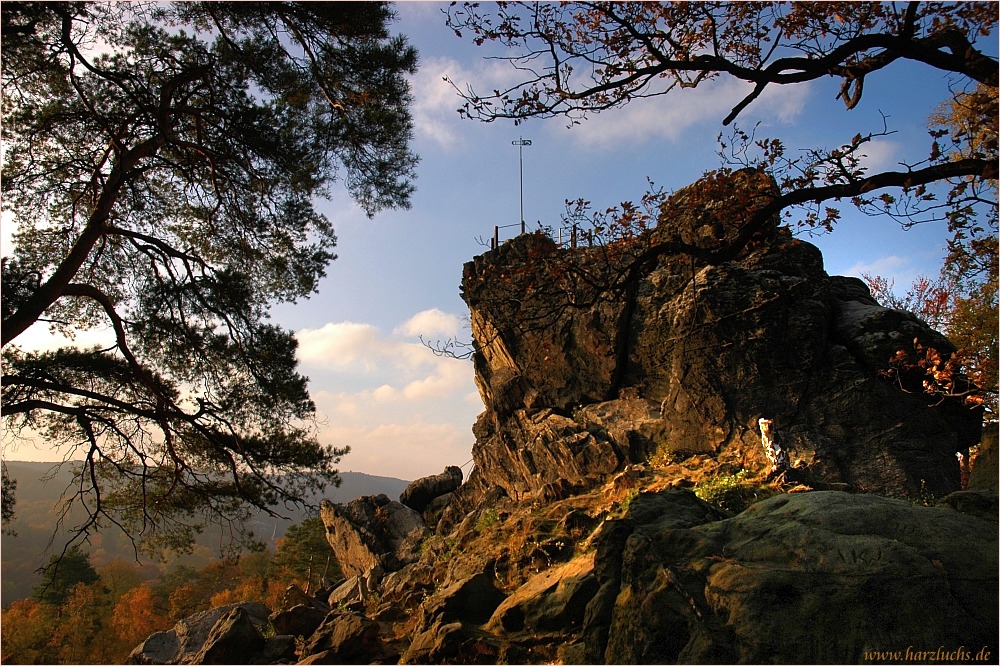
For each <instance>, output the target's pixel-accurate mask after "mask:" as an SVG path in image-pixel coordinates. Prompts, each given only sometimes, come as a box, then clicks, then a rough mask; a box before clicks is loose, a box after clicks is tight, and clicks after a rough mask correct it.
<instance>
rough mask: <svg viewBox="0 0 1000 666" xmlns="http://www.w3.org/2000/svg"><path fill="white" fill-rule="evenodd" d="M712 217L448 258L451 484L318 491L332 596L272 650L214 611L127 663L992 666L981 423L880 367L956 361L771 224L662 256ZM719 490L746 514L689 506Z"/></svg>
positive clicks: (285, 615) (719, 227)
mask: <svg viewBox="0 0 1000 666" xmlns="http://www.w3.org/2000/svg"><path fill="white" fill-rule="evenodd" d="M765 185H766V183H765ZM689 195H690V191H682V192H681V193H679V194H678V195H677V201H679V202H681V203H683V202H684V201H687V199H685V197H688V196H689ZM703 208H704V207H703ZM709 209H711V210H709ZM713 211H714V212H713ZM717 213H718V210H715V209H712V207H711V206H709V207H707V208H705V209H704V210H702V209H699V210H698V211H691V212H689V213H687V214H682V215H681V217H680V219H676V220H671V221H670V225H669V229H666V228H664V229H655V230H653V231H652V232H650V233H649V234H648V235H645V236H642V237H641V238H638V239H633V241H634V242H631V244H630V243H625V242H624V241H623V244H622V245H621V246H620V247H619V246H613V245H612V246H603V247H602V246H595V247H587V248H577V249H560V248H557V247H556V245H555V243H554V242H553V241H552V240H551V239H549V238H546V237H544V236H542V235H538V234H529V235H523V236H521V237H519V238H517V239H514V240H513V241H510V242H508V243H506V244H505V245H503V246H501V247H500V248H498V249H495V250H493V251H491V252H489V253H488V254H486V255H483V256H481V257H477V258H476V259H475V260H474V261H473V262H470V263H469V264H467V265H466V267H465V273H464V277H463V282H462V293H463V296H464V298H465V300H466V302H467V303H468V305H469V308H470V313H471V320H472V329H473V335H474V339H475V350H476V351H475V354H474V356H473V361H474V364H475V372H476V383H477V386H478V387H479V391H480V394H481V396H482V399H483V402H484V404H485V407H486V410H485V411H484V413H483V414H482V415H481V416H480V417H479V419H478V421H477V423H476V424H475V426H474V428H473V432H474V435H475V437H476V441H475V444H474V447H473V459H474V462H475V467H474V469H473V471H472V472H471V473H470V475H469V478H468V479H467V480H466V481H465V483H462V473H461V470H459V469H458V468H454V467H449V468H448V469H446V470H445V472H443V473H442V474H439V475H436V476H432V477H427V478H425V479H420V480H418V481H416V482H414V483H413V484H411V485H410V486H409V487H408V488H407V489H406V490H405V491H404V493H403V494H402V496H401V497H400V501H399V502H396V501H393V500H390V499H389V498H388V497H386V496H385V495H376V496H373V497H365V498H361V499H358V500H355V501H353V502H350V503H348V504H346V505H335V504H332V503H330V502H324V503H323V505H322V507H321V516H322V519H323V522H324V524H325V526H326V531H327V540H328V542H329V544H330V546H331V548H332V550H333V553H334V555H335V556H336V558H337V560H338V562H339V564H340V566H341V569H342V570H343V571H344V573H345V575H347V576H348V577H349V578H348V580H347V581H346V582H345V583H344V584H342V585H341V586H340V587H338V588H337V589H335V590H333V591H332V592H330V590H328V589H325V590H323V593H322V595H321V597H322V598H313V597H310V596H309V595H306V594H305V593H303V592H301V591H300V590H299V591H296V590H291V591H290V592H289V595H288V597H287V601H286V604H285V606H286V607H284V608H282V609H280V610H278V611H277V612H275V613H274V614H271V616H270V623H271V627H272V628H273V630H274V631H275V632H277V633H278V634H279V635H277V636H272V637H271V638H267V639H264V638H259V639H258V638H257V637H255V636H254V635H253V633H252V632H249V631H248V628H252V627H251V625H253V626H256V624H255V623H256V622H259V618H260V617H264V618H266V617H267V613H263V615H262V614H261V611H260V609H256V610H253V609H250V608H244V609H243V610H241V611H240V612H239V613H237V612H235V611H234V610H233V609H229V610H222V611H219V612H215V611H213V613H215V614H214V615H212V616H211V617H208V616H206V617H204V618H200V619H198V618H193V619H191V620H188V621H186V622H187V624H183V623H182V624H179V625H178V628H176V629H175V630H174V632H173V633H170V632H166V633H164V634H162V635H161V634H157V635H154V636H152V637H150V639H149V640H147V641H146V643H144V644H143V646H140V648H137V651H136V652H135V653H134V657H135V661H136V662H137V663H207V661H206V660H209V659H216V658H221V657H218V654H223V653H224V654H225V655H227V656H226V657H225V658H234V657H233V656H232V654H231V653H229V652H225V650H228V649H229V648H228V647H227V646H231V645H233V644H234V642H243V643H245V644H248V645H253V646H256V647H255V648H254V649H260V650H265V652H266V653H267V654H273V653H274V651H275V650H277V649H278V648H280V647H281V646H283V645H284V646H287V645H289V641H293V642H294V644H295V645H296V646H297V650H296V652H295V655H294V659H297V660H299V663H465V664H478V663H482V664H493V663H827V662H830V663H853V662H873V661H897V662H898V661H907V660H915V661H934V660H935V659H934V658H932V657H928V656H926V655H925V656H923V657H916V658H912V659H911V657H910V656H908V655H907V653H906V652H905V651H906V650H911V651H918V652H923V651H935V650H938V648H939V647H940V648H942V649H946V650H950V651H957V650H963V651H965V652H962V653H961V654H958V653H957V652H956V653H955V654H956V655H957V658H956V659H954V660H952V661H966V662H978V663H983V662H984V661H990V662H993V661H995V660H996V658H997V656H998V654H1000V644H998V643H1000V639H998V629H997V627H998V613H997V611H998V606H1000V603H998V594H997V590H998V559H997V554H998V547H1000V544H998V528H997V515H998V510H997V509H998V504H1000V498H998V495H997V492H996V474H997V473H996V460H997V458H996V438H995V437H993V438H992V439H987V441H986V442H985V443H984V445H983V446H982V448H981V451H980V456H979V458H978V460H977V462H976V463H975V465H974V466H973V468H972V470H971V474H970V475H969V483H968V488H966V489H962V488H960V480H961V477H960V474H959V466H958V461H957V459H956V455H955V454H956V452H967V451H968V449H969V447H970V446H973V445H975V444H977V443H978V442H979V440H980V437H981V423H980V421H981V415H980V414H979V413H978V412H976V411H970V410H968V409H966V408H964V407H961V406H956V405H949V404H944V405H930V404H928V402H927V401H926V400H925V399H924V398H923V396H922V395H921V394H920V391H919V385H918V386H917V387H916V390H914V387H913V386H911V385H910V384H909V382H910V381H912V378H908V377H901V376H900V377H896V378H894V379H893V380H891V381H890V379H889V378H888V377H887V376H886V374H885V370H886V369H887V367H888V362H889V358H890V357H891V356H893V355H894V354H895V353H896V352H897V351H898V350H899V349H907V348H910V347H912V345H913V341H914V340H915V339H916V340H918V341H919V342H920V343H921V344H923V345H927V346H931V347H934V348H936V349H938V350H939V351H941V352H943V353H949V352H950V351H953V348H952V346H951V345H950V344H949V343H948V341H947V340H946V339H945V338H944V337H942V336H941V335H940V334H938V333H936V332H934V331H932V330H930V329H929V328H928V327H927V326H925V325H924V324H923V323H921V322H920V321H919V320H917V319H916V318H915V317H913V316H912V315H908V314H906V313H902V312H896V311H892V310H887V309H885V308H882V307H881V306H879V305H878V303H876V302H875V301H874V300H873V299H872V298H871V295H870V293H869V292H868V290H867V288H866V287H865V286H864V284H863V283H861V282H860V281H859V280H856V279H853V278H843V277H835V276H829V275H827V274H826V273H825V271H824V270H823V263H822V258H821V256H820V253H819V251H818V250H817V249H816V248H815V247H813V246H812V245H809V244H808V243H804V242H801V241H798V240H796V239H794V238H792V237H791V236H790V235H789V234H788V233H786V232H784V231H782V230H780V229H779V228H778V227H777V226H776V224H775V225H773V226H772V227H771V228H766V229H764V230H762V231H758V232H757V233H756V234H755V235H754V236H753V237H752V238H750V239H749V241H748V242H747V243H746V244H745V245H741V247H742V248H743V249H741V250H739V251H738V252H733V253H732V256H729V257H725V258H722V259H718V260H715V261H712V262H707V261H704V260H700V261H695V260H694V259H693V256H695V255H698V256H705V255H704V253H701V254H699V253H697V252H695V253H690V252H689V253H687V254H683V253H669V252H665V251H663V248H664V247H674V246H677V244H678V243H681V244H685V246H686V247H689V248H690V247H699V245H698V244H699V243H705V242H708V241H709V240H712V239H715V240H718V239H720V238H722V239H726V238H732V237H736V236H737V235H738V230H734V229H732V228H730V227H729V226H727V224H726V223H725V220H720V219H718V215H717ZM712 215H715V217H712ZM706 216H707V217H706ZM668 233H671V234H674V235H672V236H669V237H668V236H667V234H668ZM678 239H679V240H678ZM706 239H707V240H706ZM762 424H765V425H766V428H765V431H766V432H764V433H762V431H761V429H760V427H761V425H762ZM762 434H764V436H765V440H766V442H765V443H766V444H767V445H768V447H769V448H770V451H767V450H765V448H764V447H763V446H762V440H761V437H762ZM994 434H995V433H994ZM769 453H770V455H771V458H772V460H769V459H768V454H769ZM785 456H787V460H786V458H785ZM712 484H721V485H718V486H713V485H712ZM726 484H729V486H728V487H730V488H731V489H734V490H737V491H739V493H740V494H739V495H738V496H739V498H740V502H739V503H730V502H721V501H715V500H713V501H714V502H715V503H714V504H713V503H709V502H707V501H706V500H705V498H708V499H712V497H714V496H713V495H712V494H711V493H709V492H707V491H706V488H710V487H722V488H725V487H727V486H726ZM831 489H847V490H850V491H851V492H850V493H848V492H831V491H830V490H831ZM747 504H749V505H750V506H749V508H746V505H747ZM265 610H266V609H265ZM251 611H253V612H251ZM241 613H242V615H241ZM244 616H245V617H244ZM254 618H257V619H254ZM182 625H183V626H182ZM209 625H211V626H209ZM189 626H198V627H200V629H198V631H197V633H198V635H199V636H202V635H204V636H208V635H209V634H211V635H212V636H214V637H215V638H214V639H213V641H211V644H212V645H216V646H218V647H212V648H211V649H212V650H216V652H209V651H207V650H206V648H204V646H205V645H208V644H209V643H206V641H205V640H204V639H199V640H196V641H190V640H189V639H188V638H185V636H189V635H191V634H192V631H191V630H189V629H187V628H186V627H189ZM285 632H288V634H289V635H281V634H284V633H285ZM265 634H266V635H270V634H269V633H267V632H265ZM265 634H260V633H259V632H258V635H260V636H263V635H265ZM293 634H294V635H298V638H297V639H293V638H292V635H293ZM229 635H233V636H239V637H242V638H239V640H238V641H233V640H229V639H227V638H226V637H227V636H229ZM185 641H187V642H185ZM260 641H264V642H263V643H261V642H260ZM189 643H190V645H189ZM217 653H218V654H217ZM876 653H878V654H879V655H882V656H873V655H875V654H876ZM984 655H985V656H984ZM247 659H249V657H248V658H247ZM283 659H288V657H287V655H285V656H282V657H278V658H275V659H274V661H275V663H277V662H280V661H282V660H283ZM199 660H201V661H199ZM244 663H253V662H251V661H245V662H244Z"/></svg>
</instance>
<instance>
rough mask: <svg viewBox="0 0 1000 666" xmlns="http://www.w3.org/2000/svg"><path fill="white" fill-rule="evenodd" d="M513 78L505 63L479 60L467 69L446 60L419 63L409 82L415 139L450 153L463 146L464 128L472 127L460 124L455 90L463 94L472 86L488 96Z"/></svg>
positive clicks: (435, 59)
mask: <svg viewBox="0 0 1000 666" xmlns="http://www.w3.org/2000/svg"><path fill="white" fill-rule="evenodd" d="M516 75H517V71H516V70H514V69H513V68H512V67H510V66H509V65H507V63H505V62H498V61H492V60H478V61H476V63H475V66H474V67H473V68H471V69H469V68H467V67H466V66H465V65H462V64H461V63H459V62H458V61H457V60H455V59H454V58H450V57H448V56H436V57H430V58H427V59H426V60H422V61H421V63H420V68H419V70H418V71H417V73H416V74H414V75H413V77H412V78H411V79H410V83H411V85H412V86H413V106H412V107H411V110H412V112H413V125H414V129H415V130H416V134H417V137H418V138H422V139H427V140H430V141H433V142H434V143H437V144H438V145H439V146H441V147H442V148H445V149H449V150H450V149H455V148H457V147H459V146H461V145H463V144H464V143H465V140H464V138H463V137H462V136H461V134H462V133H463V132H464V131H465V129H464V128H465V127H469V129H470V130H471V129H472V126H473V125H474V124H475V123H473V122H471V121H465V122H462V118H461V117H460V116H459V114H458V109H459V107H461V106H462V103H463V101H462V98H461V97H460V96H459V93H458V91H457V90H456V89H455V86H458V87H459V88H460V89H461V90H463V91H465V89H466V86H469V85H471V86H472V87H473V89H475V90H476V91H477V92H479V93H481V94H488V93H489V92H492V91H493V90H494V89H503V88H506V87H508V86H509V85H511V84H513V83H514V82H515V81H516V80H517V76H516ZM446 78H447V79H448V80H450V81H452V82H454V84H455V85H454V86H453V85H452V84H451V83H449V82H448V81H446V80H445V79H446Z"/></svg>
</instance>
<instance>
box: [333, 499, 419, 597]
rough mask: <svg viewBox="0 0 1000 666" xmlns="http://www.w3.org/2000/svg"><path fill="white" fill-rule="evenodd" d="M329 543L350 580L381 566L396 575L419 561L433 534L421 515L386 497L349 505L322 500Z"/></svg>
mask: <svg viewBox="0 0 1000 666" xmlns="http://www.w3.org/2000/svg"><path fill="white" fill-rule="evenodd" d="M320 517H321V518H322V520H323V524H324V525H325V527H326V540H327V542H329V544H330V547H331V548H333V553H334V557H336V558H337V562H338V563H339V564H340V568H341V570H342V571H343V573H344V575H345V576H347V577H348V578H350V577H352V576H359V575H361V574H363V573H365V572H366V571H369V570H370V569H371V568H372V567H374V566H376V565H378V566H380V567H382V568H383V569H384V570H385V571H396V570H397V569H399V568H400V567H402V566H403V565H405V564H408V563H410V562H414V561H416V559H417V558H418V557H419V554H420V551H419V546H420V543H421V541H423V540H424V538H426V537H427V536H428V535H429V534H430V530H428V529H427V526H426V525H425V524H424V521H423V519H422V518H421V516H420V514H419V513H417V512H416V511H414V510H413V509H411V508H409V507H407V506H404V505H402V504H400V503H399V502H395V501H393V500H390V499H389V498H388V497H386V496H385V495H372V496H366V497H359V498H358V499H355V500H352V501H350V502H348V503H347V504H346V505H341V504H334V503H332V502H330V501H328V500H323V502H322V503H321V505H320Z"/></svg>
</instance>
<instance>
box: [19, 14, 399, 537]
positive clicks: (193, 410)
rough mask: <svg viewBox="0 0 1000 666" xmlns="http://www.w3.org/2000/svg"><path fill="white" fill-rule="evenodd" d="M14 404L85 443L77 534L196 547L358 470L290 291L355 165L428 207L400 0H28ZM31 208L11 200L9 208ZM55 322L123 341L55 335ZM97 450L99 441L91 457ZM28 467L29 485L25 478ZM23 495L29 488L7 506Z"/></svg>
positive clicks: (23, 33)
mask: <svg viewBox="0 0 1000 666" xmlns="http://www.w3.org/2000/svg"><path fill="white" fill-rule="evenodd" d="M2 15H3V46H2V49H3V62H2V70H3V94H4V108H3V123H4V142H5V151H4V166H3V171H4V180H3V186H2V187H3V211H4V214H5V215H6V216H9V219H10V220H11V221H12V224H13V225H14V226H15V233H14V239H13V240H14V249H13V255H12V256H10V257H5V258H4V260H3V276H2V277H3V285H2V292H3V298H2V313H3V329H2V336H3V364H4V371H3V378H2V381H3V394H2V401H3V406H2V415H3V418H4V420H5V423H6V426H7V428H8V429H9V432H10V433H11V436H12V437H14V438H16V437H18V436H24V437H31V436H36V437H41V438H42V439H43V440H45V442H46V443H47V444H48V445H50V446H54V447H59V448H60V450H61V451H62V452H63V454H64V455H65V459H66V460H69V459H71V458H75V459H77V460H82V461H83V462H82V466H81V467H80V469H79V473H78V475H77V477H76V480H75V483H74V485H73V486H72V487H71V488H69V489H68V492H67V494H66V502H65V503H64V504H63V507H62V510H61V514H60V515H61V516H62V519H66V518H67V517H68V516H69V511H70V507H71V505H72V504H74V503H75V504H76V505H79V506H83V507H85V509H86V519H85V520H84V521H83V522H81V523H80V524H78V525H76V526H75V532H74V537H73V541H71V543H73V542H78V541H80V540H82V539H84V538H85V537H86V536H87V535H88V534H90V533H92V532H93V531H95V530H99V529H104V528H107V527H110V526H115V527H117V528H118V529H121V530H123V531H125V532H126V533H127V534H129V535H130V536H132V537H134V538H135V540H136V542H137V544H138V546H140V547H142V546H145V547H149V548H153V547H155V546H157V545H162V546H170V547H177V548H183V547H185V546H186V545H189V544H190V543H191V540H192V538H193V536H194V534H195V533H196V532H197V531H198V530H199V529H200V527H199V526H200V525H201V524H203V523H204V521H206V520H216V521H219V522H222V523H224V524H226V525H228V526H229V527H230V528H231V533H232V535H233V538H234V539H235V540H236V541H237V542H247V541H249V540H250V539H251V536H250V535H249V534H248V533H247V532H246V528H245V525H246V518H247V516H248V515H249V513H248V511H249V509H250V508H251V507H258V508H261V509H265V510H267V511H269V512H272V513H274V512H275V511H276V507H278V506H279V505H280V504H281V503H287V502H292V503H296V502H301V499H300V498H302V497H304V496H306V495H307V494H308V493H309V492H311V491H314V490H317V489H320V488H321V487H323V486H325V485H326V484H329V483H337V482H338V476H337V470H336V467H335V466H336V464H337V463H338V461H339V459H340V457H341V456H342V455H343V454H344V453H345V452H346V451H347V449H346V448H335V447H332V446H326V445H321V444H320V443H319V442H318V441H317V440H316V437H315V433H314V428H313V425H312V424H313V421H312V419H313V416H314V413H315V407H314V405H313V403H312V401H311V399H310V397H309V394H308V391H307V388H306V381H307V380H306V378H305V377H303V376H302V375H300V374H299V373H298V372H297V371H296V361H295V348H296V342H295V339H294V338H293V337H292V335H291V333H290V332H289V331H287V330H284V329H282V328H281V327H279V326H276V325H274V324H273V323H270V322H268V310H269V307H270V305H271V304H272V303H275V302H290V301H294V300H296V299H298V298H301V297H306V296H308V295H309V294H311V293H312V292H314V291H315V289H316V286H317V283H318V282H319V280H320V279H321V278H322V277H323V276H324V273H325V267H326V265H327V264H328V262H330V261H331V260H332V259H334V253H333V247H334V245H335V241H336V238H335V235H334V232H333V229H332V227H331V225H330V223H329V221H328V220H327V219H326V218H325V217H324V216H323V215H322V214H320V213H319V212H317V211H316V210H315V208H314V203H313V202H314V200H315V199H316V198H317V197H320V196H323V195H325V194H327V193H328V192H329V188H330V186H331V185H332V184H334V183H336V182H338V181H342V182H343V183H344V184H345V185H346V187H347V190H348V191H349V193H350V194H351V195H352V196H353V198H354V199H355V201H356V202H357V203H358V204H359V205H360V206H361V207H362V208H363V209H364V210H365V211H366V212H367V213H368V214H369V215H374V214H375V213H376V212H378V211H379V210H382V209H384V208H388V207H406V206H408V205H409V197H410V194H411V192H412V190H413V186H412V182H411V181H412V176H413V169H414V166H415V164H416V157H415V156H414V155H413V154H412V153H411V152H410V150H409V148H408V142H409V140H410V138H411V133H412V132H411V127H412V124H411V120H410V115H409V103H410V93H409V88H408V85H407V83H406V80H405V78H404V75H405V74H406V73H408V72H412V71H414V69H415V66H416V53H415V51H414V50H413V49H412V48H411V47H410V46H408V45H407V44H406V41H405V39H404V38H402V37H390V36H389V33H388V30H387V27H386V26H387V23H388V22H389V21H390V20H391V19H392V14H391V12H390V11H389V9H388V8H387V6H386V5H385V4H384V3H311V2H310V3H295V2H289V3H207V2H206V3H200V2H194V3H176V4H163V3H119V4H108V3H86V2H82V3H63V2H59V3H48V2H38V3H33V2H9V3H4V5H3V8H2ZM5 224H7V218H5ZM35 325H43V326H44V325H47V326H48V327H49V328H50V329H51V330H52V331H54V332H57V333H62V334H64V335H66V336H68V337H70V338H72V337H73V336H74V335H75V334H76V333H78V332H80V331H84V330H88V329H95V328H96V329H101V328H103V329H104V330H106V331H108V334H109V336H110V338H111V340H110V342H109V343H108V344H107V345H105V346H98V347H92V348H86V349H84V348H81V347H79V346H73V345H67V346H63V347H61V348H59V349H49V350H32V349H29V348H26V347H23V346H22V344H23V343H22V341H23V338H22V337H21V336H22V334H23V333H24V332H25V331H27V330H28V329H29V328H30V327H32V326H35ZM74 464H75V463H74ZM5 488H6V486H5ZM5 506H6V504H5Z"/></svg>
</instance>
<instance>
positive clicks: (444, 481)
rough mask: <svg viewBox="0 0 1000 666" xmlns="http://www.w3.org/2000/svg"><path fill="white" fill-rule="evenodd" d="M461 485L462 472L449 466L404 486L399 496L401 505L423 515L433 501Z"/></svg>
mask: <svg viewBox="0 0 1000 666" xmlns="http://www.w3.org/2000/svg"><path fill="white" fill-rule="evenodd" d="M460 485H462V470H461V468H459V467H455V466H454V465H450V466H448V467H446V468H445V470H444V471H443V472H441V473H440V474H435V475H434V476H425V477H423V478H421V479H417V480H416V481H414V482H412V483H411V484H410V485H408V486H406V488H405V489H404V490H403V493H402V494H401V495H400V496H399V501H400V503H401V504H404V505H405V506H408V507H410V508H411V509H413V510H414V511H416V512H418V513H423V512H424V509H426V508H427V507H428V506H429V505H430V503H431V502H432V501H434V499H436V498H438V497H441V496H442V495H446V494H448V493H450V492H452V491H454V490H457V489H458V487H459V486H460Z"/></svg>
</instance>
